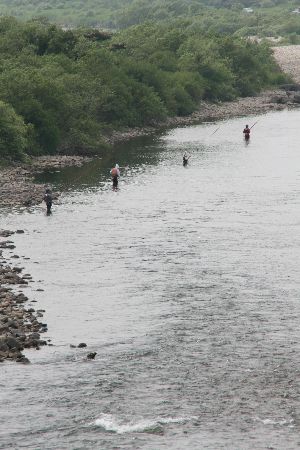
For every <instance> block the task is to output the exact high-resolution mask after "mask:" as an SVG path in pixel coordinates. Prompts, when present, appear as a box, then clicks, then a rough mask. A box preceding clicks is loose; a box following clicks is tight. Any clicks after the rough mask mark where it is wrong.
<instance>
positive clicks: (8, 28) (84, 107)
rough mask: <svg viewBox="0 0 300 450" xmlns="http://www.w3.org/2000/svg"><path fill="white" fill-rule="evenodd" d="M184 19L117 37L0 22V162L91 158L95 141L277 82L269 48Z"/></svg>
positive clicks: (145, 26)
mask: <svg viewBox="0 0 300 450" xmlns="http://www.w3.org/2000/svg"><path fill="white" fill-rule="evenodd" d="M191 25H192V22H190V21H189V20H179V21H175V22H170V23H167V24H166V23H164V24H153V23H146V24H143V25H139V26H135V27H131V28H128V29H126V30H124V31H122V32H120V33H117V34H113V35H110V34H108V33H104V32H100V31H95V30H94V31H93V30H68V31H63V30H62V29H60V28H58V27H56V26H55V25H51V24H48V23H45V22H43V21H30V22H27V23H21V22H18V21H17V20H16V19H13V18H2V19H1V20H0V58H1V65H0V157H1V158H6V159H11V160H15V159H22V158H24V157H25V156H26V155H41V154H55V153H78V154H88V155H91V154H96V153H97V152H99V151H100V150H102V149H103V148H104V147H105V143H104V139H103V136H105V134H106V133H107V132H109V131H111V130H116V129H120V128H122V127H142V126H145V125H153V124H155V123H157V122H161V121H164V120H165V119H166V117H168V116H174V115H188V114H190V113H191V112H193V111H194V110H195V109H197V108H198V107H199V102H200V101H201V100H203V99H205V100H210V101H213V102H214V101H223V100H231V99H234V98H236V97H239V96H248V95H253V94H255V93H256V92H259V91H260V90H262V89H264V88H266V87H270V86H274V85H277V84H279V83H282V82H284V81H285V76H284V75H283V74H282V73H281V72H280V70H279V68H278V67H277V65H276V63H275V61H274V59H273V57H272V53H271V51H270V49H269V48H268V46H266V45H264V44H262V45H260V44H257V43H251V42H248V41H246V40H244V39H240V38H237V37H235V38H234V37H230V36H226V37H224V36H219V35H217V34H205V33H203V31H201V29H197V27H195V26H194V25H193V26H191Z"/></svg>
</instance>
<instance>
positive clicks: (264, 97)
mask: <svg viewBox="0 0 300 450" xmlns="http://www.w3.org/2000/svg"><path fill="white" fill-rule="evenodd" d="M297 104H298V102H295V100H294V92H292V91H291V92H289V91H288V93H287V92H286V90H285V89H277V90H274V89H273V90H269V91H265V92H262V93H260V94H258V95H256V96H255V97H244V98H239V99H237V100H234V101H232V102H223V103H209V102H202V103H201V105H200V107H199V109H198V110H197V111H195V112H193V113H192V114H191V115H189V116H184V117H182V116H176V117H170V118H168V119H167V120H166V121H165V122H164V123H162V124H157V125H156V126H155V127H144V128H131V129H130V130H128V131H116V132H113V133H112V134H111V135H110V136H108V137H107V142H108V143H109V144H111V145H114V144H116V143H118V142H121V141H125V140H129V139H132V138H135V137H138V136H145V135H149V134H152V133H155V132H156V131H157V130H158V129H165V128H172V127H178V126H184V125H193V124H196V123H201V122H204V121H214V120H222V119H230V118H233V117H239V116H240V117H241V116H244V117H245V118H248V116H251V115H258V114H264V113H266V112H269V111H280V110H283V109H286V108H294V107H295V106H297Z"/></svg>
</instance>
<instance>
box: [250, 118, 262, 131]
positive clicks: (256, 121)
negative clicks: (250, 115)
mask: <svg viewBox="0 0 300 450" xmlns="http://www.w3.org/2000/svg"><path fill="white" fill-rule="evenodd" d="M259 120H260V119H258V120H257V121H256V122H254V124H253V125H252V127H250V130H251V129H252V128H253V127H254V125H256V124H257V123H258V122H259Z"/></svg>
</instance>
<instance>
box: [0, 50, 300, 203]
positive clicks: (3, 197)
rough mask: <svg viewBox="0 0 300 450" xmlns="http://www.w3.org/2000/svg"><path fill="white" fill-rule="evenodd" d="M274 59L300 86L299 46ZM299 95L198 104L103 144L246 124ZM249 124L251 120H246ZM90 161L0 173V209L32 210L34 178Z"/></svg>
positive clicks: (36, 192) (56, 160) (41, 162)
mask: <svg viewBox="0 0 300 450" xmlns="http://www.w3.org/2000/svg"><path fill="white" fill-rule="evenodd" d="M273 50H274V57H275V59H276V61H277V62H278V64H279V66H280V67H281V68H282V70H284V71H285V72H286V73H288V74H289V75H290V76H291V78H292V79H293V80H294V81H295V82H300V66H299V63H298V61H299V57H300V45H293V46H286V47H274V49H273ZM299 103H300V95H299V93H298V92H297V91H294V90H293V89H289V88H288V87H286V88H283V89H277V90H269V91H265V92H262V93H260V94H258V95H256V96H254V97H245V98H239V99H237V100H235V101H232V102H224V103H209V102H201V104H200V105H199V109H198V110H197V111H195V112H194V113H193V114H191V115H189V116H186V117H170V118H168V119H167V120H166V121H165V122H163V123H157V124H156V125H155V126H153V127H144V128H131V129H128V130H122V131H115V132H112V133H111V134H110V135H108V136H106V142H107V143H108V144H110V145H116V144H117V143H118V142H122V141H126V140H130V139H133V138H135V137H138V136H145V135H149V134H154V133H155V132H157V131H158V130H159V129H166V128H171V127H178V126H184V125H192V124H196V123H201V122H203V121H214V120H222V119H229V118H232V117H238V116H240V117H241V116H243V117H245V121H247V122H248V117H249V116H251V115H258V114H264V113H266V112H269V111H278V110H283V109H286V108H287V109H289V108H290V109H291V108H294V107H296V106H299ZM249 122H250V120H249ZM90 159H91V158H87V157H81V156H59V155H56V156H43V157H37V158H33V159H32V161H31V163H30V164H19V165H14V166H13V167H6V168H2V169H0V173H1V177H0V207H3V206H25V207H28V206H32V205H36V204H39V203H41V201H42V198H43V194H44V189H45V186H43V185H40V184H35V183H34V182H33V178H34V175H35V174H36V173H38V172H41V171H43V170H45V169H49V168H52V169H59V168H62V167H66V166H80V165H82V164H84V163H86V162H88V161H90Z"/></svg>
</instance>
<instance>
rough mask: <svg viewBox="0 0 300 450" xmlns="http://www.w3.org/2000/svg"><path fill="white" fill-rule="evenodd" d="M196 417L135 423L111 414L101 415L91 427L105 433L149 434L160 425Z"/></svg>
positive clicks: (165, 418)
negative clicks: (125, 421) (95, 427)
mask: <svg viewBox="0 0 300 450" xmlns="http://www.w3.org/2000/svg"><path fill="white" fill-rule="evenodd" d="M197 419H198V417H195V416H191V417H158V418H157V419H154V420H147V419H145V420H140V421H137V422H133V421H131V422H127V423H124V421H122V420H119V419H117V418H116V417H114V416H113V415H112V414H101V415H100V417H98V419H96V420H95V421H94V422H93V425H96V426H99V427H101V428H104V429H105V430H106V431H113V432H114V433H117V434H123V433H134V432H140V433H141V432H147V431H148V432H149V431H150V432H151V429H152V430H153V429H155V428H157V427H160V426H161V425H168V424H172V423H178V424H180V423H185V422H189V421H191V420H197Z"/></svg>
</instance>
